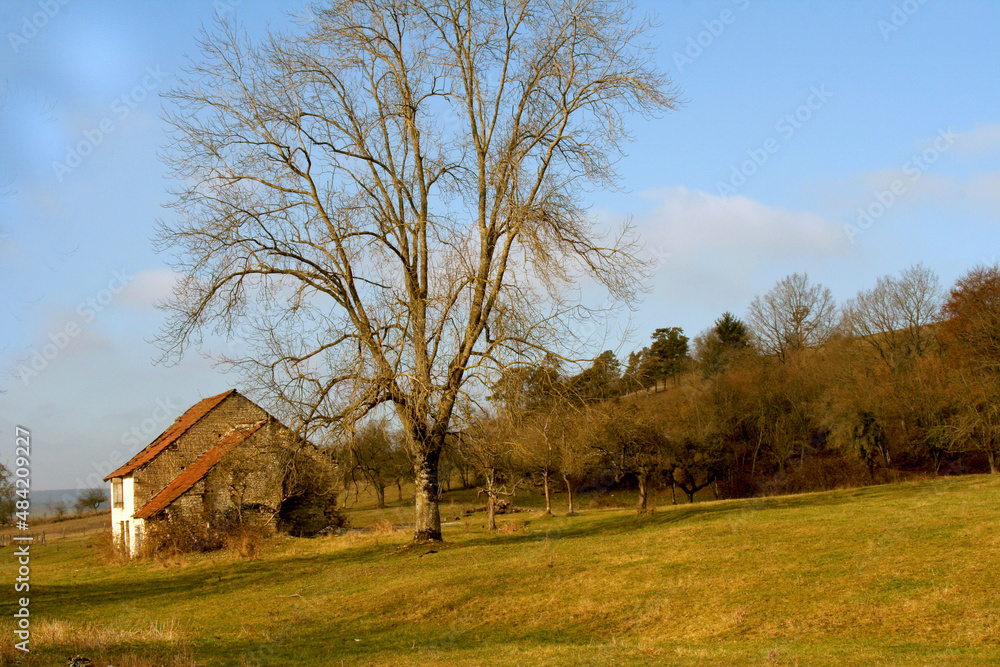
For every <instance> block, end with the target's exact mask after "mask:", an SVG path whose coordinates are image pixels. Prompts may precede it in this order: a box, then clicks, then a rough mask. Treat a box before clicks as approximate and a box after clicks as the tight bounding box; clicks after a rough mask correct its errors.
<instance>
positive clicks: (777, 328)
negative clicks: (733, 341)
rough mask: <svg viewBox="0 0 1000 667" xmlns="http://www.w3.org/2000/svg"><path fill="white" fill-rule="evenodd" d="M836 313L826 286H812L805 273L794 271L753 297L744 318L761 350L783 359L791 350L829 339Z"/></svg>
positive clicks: (833, 328) (831, 296) (820, 343)
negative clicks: (761, 294) (769, 288)
mask: <svg viewBox="0 0 1000 667" xmlns="http://www.w3.org/2000/svg"><path fill="white" fill-rule="evenodd" d="M835 313H836V304H835V302H834V300H833V295H832V294H831V293H830V288H829V287H824V286H823V285H811V284H809V276H808V274H804V273H793V274H792V275H790V276H788V277H786V278H784V279H782V280H781V281H779V282H778V284H776V285H775V286H774V287H773V288H771V291H770V292H768V293H767V294H765V295H764V296H758V297H756V298H754V300H753V303H751V304H750V310H749V312H748V313H747V320H748V323H749V324H750V328H751V329H753V332H754V335H755V336H756V338H757V342H758V344H759V345H760V347H761V349H762V351H763V352H765V353H767V354H774V355H777V356H778V357H779V358H780V359H781V360H782V361H785V360H786V359H787V358H788V354H789V353H790V352H793V351H795V350H798V349H801V348H804V347H811V346H814V345H822V344H823V343H825V342H826V341H827V340H829V339H830V336H832V335H833V332H834V330H835V321H834V317H835Z"/></svg>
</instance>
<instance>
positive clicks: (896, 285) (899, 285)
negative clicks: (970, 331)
mask: <svg viewBox="0 0 1000 667" xmlns="http://www.w3.org/2000/svg"><path fill="white" fill-rule="evenodd" d="M943 298H944V294H943V291H942V289H941V282H940V280H938V277H937V274H936V273H934V272H933V271H932V270H930V269H929V268H927V267H926V266H924V265H923V264H916V265H914V266H911V267H909V268H907V269H904V270H903V271H901V272H900V274H899V277H898V278H895V277H893V276H888V275H886V276H882V277H881V278H879V279H878V282H876V284H875V287H874V288H872V289H870V290H861V291H860V292H858V295H857V297H855V299H854V300H853V301H851V302H849V303H848V304H847V305H846V306H845V308H844V319H845V322H846V324H847V325H848V327H849V330H850V332H851V333H852V334H853V335H855V336H860V337H861V338H862V339H863V340H865V341H866V342H867V343H868V344H870V345H871V346H872V347H873V348H875V350H876V351H877V352H878V353H879V356H880V357H881V358H882V360H883V361H885V363H886V364H887V365H888V366H889V368H892V369H896V368H899V366H900V365H901V364H903V363H905V362H906V361H908V360H910V359H912V358H914V357H920V356H923V355H924V353H925V352H926V351H927V348H928V346H929V345H930V343H931V341H932V340H933V335H931V334H930V333H929V332H928V331H927V325H928V324H931V323H933V322H936V321H937V320H938V318H939V315H940V312H941V306H942V303H943Z"/></svg>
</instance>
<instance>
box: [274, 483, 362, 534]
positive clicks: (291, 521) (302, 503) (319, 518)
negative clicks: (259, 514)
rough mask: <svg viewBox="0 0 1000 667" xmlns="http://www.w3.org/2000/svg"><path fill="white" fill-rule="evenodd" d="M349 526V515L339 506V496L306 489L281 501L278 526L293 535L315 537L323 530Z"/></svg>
mask: <svg viewBox="0 0 1000 667" xmlns="http://www.w3.org/2000/svg"><path fill="white" fill-rule="evenodd" d="M346 527H347V517H346V516H345V515H344V513H343V512H342V511H341V510H340V509H339V508H338V507H337V496H336V495H334V494H332V493H331V494H328V495H322V494H320V493H316V492H315V491H305V492H303V493H301V494H299V495H297V496H292V497H291V498H288V499H287V500H285V501H284V502H283V503H281V510H280V511H279V512H278V528H279V529H280V530H283V531H285V532H287V533H288V534H289V535H292V536H293V537H315V536H316V535H317V534H318V533H319V532H320V531H321V530H324V529H326V528H330V529H333V530H336V529H338V528H346Z"/></svg>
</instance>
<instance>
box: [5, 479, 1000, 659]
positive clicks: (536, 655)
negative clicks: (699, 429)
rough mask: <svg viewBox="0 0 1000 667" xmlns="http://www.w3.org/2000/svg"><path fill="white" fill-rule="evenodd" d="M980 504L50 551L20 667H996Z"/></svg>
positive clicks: (758, 509)
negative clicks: (197, 551) (129, 552)
mask: <svg viewBox="0 0 1000 667" xmlns="http://www.w3.org/2000/svg"><path fill="white" fill-rule="evenodd" d="M998 491H1000V478H994V477H990V476H977V477H966V478H947V479H937V480H932V481H927V482H918V483H907V484H899V485H895V486H880V487H869V488H864V489H854V490H847V491H835V492H827V493H818V494H808V495H801V496H791V497H781V498H772V499H753V500H739V501H720V502H708V503H700V504H696V505H693V506H678V507H669V508H666V509H660V510H658V511H657V512H656V513H655V514H654V515H652V516H646V517H637V516H635V514H634V513H632V512H630V511H627V510H591V511H587V512H585V513H584V514H582V515H579V516H575V517H564V516H557V517H554V518H541V517H539V516H538V515H537V514H535V515H529V514H517V515H514V516H512V517H508V518H507V520H508V521H509V522H514V523H513V524H512V526H511V528H512V529H513V528H515V527H517V526H518V525H519V524H520V523H525V524H526V525H525V526H524V527H522V528H521V529H520V530H517V531H515V532H511V533H509V534H499V535H492V534H488V533H486V532H485V531H483V530H482V528H481V524H482V518H481V517H480V516H476V517H474V518H473V519H465V520H463V521H462V522H461V523H460V524H458V525H450V526H446V528H445V530H446V533H445V535H446V540H447V543H446V544H445V545H444V546H442V547H437V548H434V549H429V548H427V547H424V548H417V549H402V550H400V549H398V547H400V546H401V545H403V544H405V543H406V541H407V539H408V533H405V532H397V533H393V534H389V535H385V534H382V535H378V534H367V535H366V534H350V535H347V536H344V537H337V538H321V539H317V540H298V539H291V538H287V539H281V540H277V541H276V542H275V543H273V544H272V545H270V546H269V547H267V548H266V549H265V552H264V554H263V556H262V557H261V559H260V560H240V559H238V558H235V557H233V556H230V555H226V554H215V555H202V556H196V557H187V558H186V559H184V560H183V561H182V562H170V563H167V564H166V565H167V567H165V566H164V563H150V562H145V563H139V564H132V565H125V566H122V565H107V564H104V563H102V562H101V559H100V557H99V549H96V548H88V546H87V542H86V541H85V540H83V539H80V540H75V541H73V540H69V539H67V540H65V541H61V542H62V544H61V547H60V549H59V550H58V551H56V550H55V549H54V548H52V547H49V548H47V549H38V550H36V552H35V553H34V556H33V561H32V568H33V569H32V591H31V595H32V602H31V605H32V606H31V608H32V610H33V615H32V623H33V630H34V633H35V634H34V638H33V640H34V644H33V648H34V652H33V653H32V655H31V661H29V662H26V663H22V664H37V665H49V664H65V661H66V658H67V657H68V656H69V655H71V654H73V653H79V654H82V655H85V656H87V657H89V658H91V659H92V660H94V662H95V664H99V665H102V667H103V666H104V665H106V664H108V662H109V661H113V662H111V664H115V665H119V666H120V665H122V664H130V665H133V666H137V665H194V664H197V665H268V666H271V665H320V664H324V665H326V664H331V665H338V664H344V665H411V664H412V665H429V664H433V665H487V664H488V665H595V664H600V665H604V664H609V665H610V664H614V665H653V664H670V665H732V664H739V665H744V664H748V665H749V664H757V665H765V664H766V665H796V664H801V665H844V664H856V665H880V664H881V665H890V664H917V665H984V664H1000V607H998V605H997V595H998V588H997V583H996V581H997V578H996V573H997V572H998V571H1000V531H998V526H1000V503H998V502H997V497H998ZM0 576H2V577H3V578H4V580H5V581H11V580H12V579H13V576H14V571H13V566H12V565H11V560H10V559H9V558H4V559H3V565H2V567H0ZM223 612H224V613H223ZM9 619H10V614H9V613H7V614H4V617H3V619H2V620H0V632H2V636H3V639H2V641H3V642H4V644H3V651H2V652H0V653H2V655H3V656H4V657H5V660H6V662H5V663H4V664H10V659H11V657H12V649H11V639H10V637H11V632H10V630H11V627H10V626H11V622H10V620H9ZM130 657H131V659H129V658H130Z"/></svg>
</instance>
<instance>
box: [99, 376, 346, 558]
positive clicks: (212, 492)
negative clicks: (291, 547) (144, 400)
mask: <svg viewBox="0 0 1000 667" xmlns="http://www.w3.org/2000/svg"><path fill="white" fill-rule="evenodd" d="M332 465H333V464H332V462H329V460H328V459H326V457H323V456H322V455H321V454H319V452H318V450H317V449H316V448H315V447H314V446H312V445H310V444H308V443H304V442H303V441H301V440H297V439H296V438H295V435H294V434H293V433H292V431H291V430H290V429H288V428H287V427H285V426H284V425H283V424H281V422H279V421H278V420H276V419H275V418H274V417H272V416H271V415H269V414H268V413H267V412H266V411H265V410H263V409H262V408H261V407H259V406H258V405H256V404H255V403H254V402H253V401H250V400H249V399H247V398H246V397H244V396H243V395H241V394H240V393H239V392H238V391H236V390H235V389H232V390H230V391H227V392H225V393H222V394H219V395H218V396H212V397H210V398H206V399H204V400H202V401H199V402H198V403H196V404H195V405H193V406H192V407H191V408H189V409H188V410H187V412H185V413H184V414H183V415H181V416H180V417H179V418H178V419H177V420H176V421H175V422H174V423H173V424H172V425H171V426H170V427H168V428H167V430H166V431H164V432H163V433H162V434H160V436H159V437H157V438H156V439H155V440H153V442H151V443H150V444H149V445H147V446H146V447H145V448H144V449H143V450H141V451H140V452H139V453H138V454H136V455H135V456H133V457H132V458H131V459H130V460H129V461H128V462H127V463H125V465H123V466H121V467H120V468H118V469H117V470H115V471H114V472H112V473H110V474H109V475H108V476H107V477H105V478H104V480H105V481H107V482H110V483H111V523H112V531H113V534H114V538H115V540H116V543H117V544H118V545H119V546H120V547H121V548H122V549H123V550H125V551H126V552H128V553H130V554H132V555H137V554H138V553H139V550H140V546H141V544H142V540H143V535H144V533H145V532H146V531H147V530H148V528H149V527H150V523H151V522H155V521H163V520H166V521H171V522H183V523H184V525H186V526H190V527H194V528H196V529H197V530H199V531H201V532H203V533H207V534H210V533H211V531H212V530H213V529H215V528H217V527H218V526H220V525H222V524H224V523H226V522H229V523H232V522H233V521H238V522H241V523H246V522H252V523H263V524H265V525H270V526H273V525H274V522H275V520H276V518H277V516H278V514H279V512H280V511H281V509H282V504H283V502H285V501H286V500H288V499H289V498H290V497H293V496H294V495H295V493H296V490H295V488H293V487H294V486H295V482H294V480H293V477H294V476H295V475H296V471H298V474H299V476H301V475H302V471H304V470H307V469H308V470H309V471H310V473H311V474H316V471H317V470H318V471H320V473H321V474H325V473H329V472H330V469H332ZM331 486H332V484H331Z"/></svg>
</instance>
